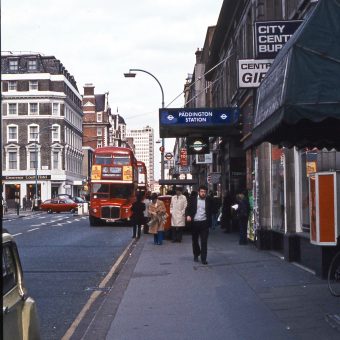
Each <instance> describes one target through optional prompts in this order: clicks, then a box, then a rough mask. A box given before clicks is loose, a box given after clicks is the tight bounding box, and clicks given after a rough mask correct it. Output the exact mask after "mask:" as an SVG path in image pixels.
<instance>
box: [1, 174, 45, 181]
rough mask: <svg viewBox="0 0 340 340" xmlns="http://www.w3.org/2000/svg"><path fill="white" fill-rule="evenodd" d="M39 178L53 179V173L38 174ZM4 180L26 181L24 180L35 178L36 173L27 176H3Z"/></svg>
mask: <svg viewBox="0 0 340 340" xmlns="http://www.w3.org/2000/svg"><path fill="white" fill-rule="evenodd" d="M37 179H38V180H45V179H51V175H37ZM2 180H5V181H24V180H35V175H25V176H2Z"/></svg>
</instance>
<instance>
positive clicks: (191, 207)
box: [185, 185, 211, 264]
mask: <svg viewBox="0 0 340 340" xmlns="http://www.w3.org/2000/svg"><path fill="white" fill-rule="evenodd" d="M207 190H208V189H207V187H206V186H204V185H202V186H200V187H199V191H198V196H197V197H190V199H189V202H188V206H187V209H186V213H185V215H186V220H187V222H189V223H191V232H192V251H193V254H194V261H195V262H198V256H200V255H201V262H202V264H208V262H207V250H208V249H207V248H208V235H209V228H210V226H211V201H210V199H209V198H208V197H207ZM199 240H200V243H201V244H200V243H199Z"/></svg>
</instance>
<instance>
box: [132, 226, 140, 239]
mask: <svg viewBox="0 0 340 340" xmlns="http://www.w3.org/2000/svg"><path fill="white" fill-rule="evenodd" d="M141 227H142V225H141V224H134V225H133V232H132V237H136V234H137V237H138V238H140V234H141Z"/></svg>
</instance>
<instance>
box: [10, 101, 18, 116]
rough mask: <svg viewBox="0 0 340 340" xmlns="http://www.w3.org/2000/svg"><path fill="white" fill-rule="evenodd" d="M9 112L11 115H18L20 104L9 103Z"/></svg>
mask: <svg viewBox="0 0 340 340" xmlns="http://www.w3.org/2000/svg"><path fill="white" fill-rule="evenodd" d="M8 114H9V115H17V114H18V106H17V104H16V103H10V104H8Z"/></svg>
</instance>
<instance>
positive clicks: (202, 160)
mask: <svg viewBox="0 0 340 340" xmlns="http://www.w3.org/2000/svg"><path fill="white" fill-rule="evenodd" d="M212 159H213V156H212V153H208V154H203V155H196V164H212Z"/></svg>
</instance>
